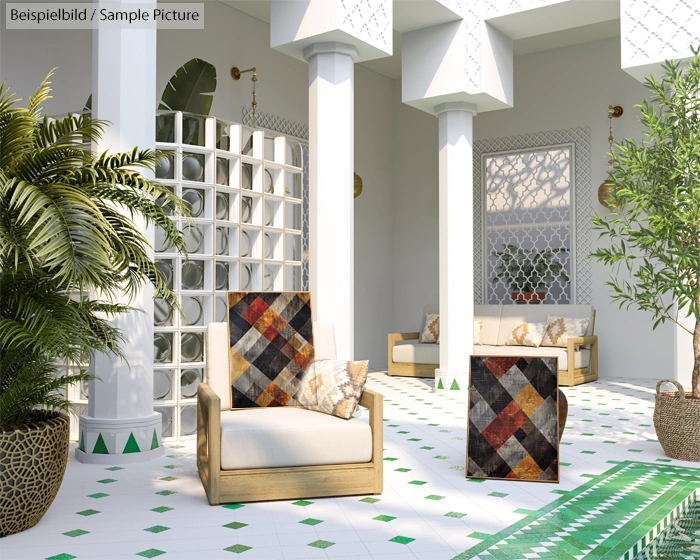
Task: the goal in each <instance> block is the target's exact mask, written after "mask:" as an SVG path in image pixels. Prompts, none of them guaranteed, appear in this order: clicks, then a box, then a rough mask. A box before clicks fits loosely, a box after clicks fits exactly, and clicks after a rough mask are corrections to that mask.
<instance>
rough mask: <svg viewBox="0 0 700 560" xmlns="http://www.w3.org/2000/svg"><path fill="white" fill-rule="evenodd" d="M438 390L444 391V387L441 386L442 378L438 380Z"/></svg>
mask: <svg viewBox="0 0 700 560" xmlns="http://www.w3.org/2000/svg"><path fill="white" fill-rule="evenodd" d="M437 388H438V389H444V388H445V387H443V386H442V378H440V379H438V386H437Z"/></svg>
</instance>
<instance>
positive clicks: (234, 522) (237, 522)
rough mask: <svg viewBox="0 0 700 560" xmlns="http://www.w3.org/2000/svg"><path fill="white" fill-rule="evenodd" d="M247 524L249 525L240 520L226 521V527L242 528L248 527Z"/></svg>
mask: <svg viewBox="0 0 700 560" xmlns="http://www.w3.org/2000/svg"><path fill="white" fill-rule="evenodd" d="M247 526H248V524H247V523H241V522H240V521H232V522H231V523H226V525H224V527H226V528H227V529H234V530H238V529H242V528H243V527H247Z"/></svg>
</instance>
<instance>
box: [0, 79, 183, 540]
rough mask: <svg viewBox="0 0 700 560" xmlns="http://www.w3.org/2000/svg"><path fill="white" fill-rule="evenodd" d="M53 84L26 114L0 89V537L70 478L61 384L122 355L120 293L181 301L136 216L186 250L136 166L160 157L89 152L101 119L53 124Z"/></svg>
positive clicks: (167, 198)
mask: <svg viewBox="0 0 700 560" xmlns="http://www.w3.org/2000/svg"><path fill="white" fill-rule="evenodd" d="M50 76H51V74H49V77H50ZM47 80H48V78H47ZM47 80H45V81H44V82H43V83H42V84H41V86H40V87H39V88H38V90H37V91H36V93H35V94H34V95H33V96H32V97H31V98H30V99H29V101H28V103H27V106H26V107H17V102H18V101H20V100H19V99H17V98H16V97H15V95H14V94H12V93H11V92H10V91H9V89H8V88H7V87H5V83H4V82H3V83H2V85H0V301H1V302H2V305H0V503H2V509H3V512H2V516H1V517H0V536H5V535H8V534H12V533H16V532H19V531H23V530H25V529H27V528H29V527H32V526H33V525H35V524H36V523H37V522H38V521H39V519H41V517H42V516H43V515H44V513H45V512H46V510H47V509H48V507H49V506H50V504H51V502H52V501H53V499H54V497H55V495H56V492H57V491H58V488H59V486H60V484H61V481H62V479H63V474H64V472H65V467H66V462H67V458H68V437H69V422H68V417H67V416H66V413H67V412H69V403H68V401H67V399H66V397H65V389H66V386H67V384H70V383H76V382H78V381H82V380H84V379H87V378H88V376H87V375H86V374H84V373H72V370H71V369H68V368H66V366H65V364H66V363H67V362H72V363H81V362H84V361H86V360H87V359H88V358H89V355H90V353H91V352H114V353H116V354H118V355H121V352H120V348H119V343H120V340H121V335H120V333H119V332H118V331H117V330H116V329H115V328H114V326H112V324H111V323H110V322H109V320H108V319H109V317H110V316H114V315H116V314H119V313H122V312H124V311H126V310H128V309H129V307H128V306H126V305H121V304H117V303H114V302H115V301H116V297H117V296H118V295H120V294H122V293H124V292H126V293H127V294H129V293H134V292H135V291H137V290H138V289H139V288H140V287H141V286H142V285H144V284H145V283H146V282H152V283H154V284H155V287H156V292H157V295H158V297H161V298H164V299H165V300H167V301H170V302H172V303H174V294H173V293H172V292H171V291H170V290H169V289H168V287H167V285H166V283H165V281H164V279H163V278H162V277H161V275H160V274H159V272H158V270H157V269H156V266H155V263H154V262H153V261H152V260H151V258H150V257H149V252H148V244H147V242H146V239H145V238H144V236H143V233H142V232H141V231H140V230H139V229H138V228H137V227H136V225H135V224H134V222H133V221H132V219H131V217H133V216H142V217H143V218H144V219H145V222H146V223H147V224H151V225H152V224H157V225H158V226H160V227H161V228H162V229H163V231H164V235H165V236H166V237H167V238H168V239H169V240H170V241H171V242H172V243H173V244H174V246H176V247H177V248H178V249H179V250H181V251H184V243H183V240H182V236H181V234H180V232H179V231H178V230H177V229H176V227H175V225H174V222H172V221H171V220H170V219H169V218H168V216H167V215H166V213H165V211H164V208H163V206H161V204H162V203H165V204H167V205H168V206H170V207H171V208H173V209H176V210H181V209H182V202H181V200H180V199H179V198H177V197H175V196H174V195H173V194H172V193H171V192H170V191H169V190H168V189H167V188H165V187H164V186H161V185H159V184H158V183H157V182H155V181H152V180H149V179H147V178H145V177H144V176H143V175H142V174H141V173H140V171H139V169H142V170H153V169H154V168H155V165H156V161H157V154H156V153H155V152H153V151H151V150H143V151H139V150H138V149H134V150H133V151H132V152H129V153H116V154H109V153H103V154H101V155H97V154H94V153H92V152H91V151H90V150H89V148H86V147H85V142H88V143H89V142H91V141H94V140H97V139H98V138H99V137H100V134H101V132H102V131H103V129H104V127H105V123H104V122H100V121H97V120H92V119H91V118H90V117H88V116H81V115H69V116H67V117H65V118H60V119H57V120H50V119H47V118H46V117H45V116H43V115H42V103H43V102H44V101H45V100H46V99H48V98H49V94H50V91H51V90H50V87H49V82H48V81H47ZM61 364H63V366H61Z"/></svg>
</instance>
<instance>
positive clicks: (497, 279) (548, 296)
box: [482, 145, 574, 304]
mask: <svg viewBox="0 0 700 560" xmlns="http://www.w3.org/2000/svg"><path fill="white" fill-rule="evenodd" d="M573 149H574V147H573V145H564V146H551V147H545V148H539V149H529V150H523V151H517V152H507V153H500V154H498V153H490V154H484V155H482V164H483V169H484V171H483V175H482V176H483V179H484V187H483V188H484V202H485V214H484V219H485V223H484V226H485V243H486V247H485V251H484V257H485V267H484V270H485V274H486V278H485V282H484V284H485V287H486V301H487V302H488V303H490V304H504V303H512V302H514V301H515V302H517V303H539V302H540V301H544V302H545V303H571V301H572V289H573V287H572V284H571V278H572V276H573V275H572V267H573V263H572V259H571V255H572V252H573V247H572V244H573V239H574V236H573V234H572V229H573V226H572V196H571V194H572V173H571V164H572V152H573Z"/></svg>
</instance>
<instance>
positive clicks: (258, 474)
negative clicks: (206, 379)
mask: <svg viewBox="0 0 700 560" xmlns="http://www.w3.org/2000/svg"><path fill="white" fill-rule="evenodd" d="M197 401H198V405H199V406H198V409H197V410H198V412H197V468H198V470H199V476H200V478H201V480H202V484H203V485H204V490H205V492H206V494H207V498H208V500H209V503H210V504H212V505H217V504H221V503H232V502H257V501H263V500H290V499H297V498H319V497H324V496H351V495H358V494H381V493H382V490H383V479H382V475H383V471H382V461H383V452H382V441H383V438H382V396H381V395H380V394H379V393H375V392H374V391H370V390H365V391H364V392H363V393H362V396H361V397H360V403H359V404H360V406H364V407H367V408H368V409H369V424H370V428H371V430H372V460H371V461H370V462H369V463H360V464H345V465H314V466H305V467H284V468H269V469H241V470H222V469H221V417H220V416H221V401H220V399H219V397H218V396H217V395H216V393H214V391H213V390H212V389H211V388H210V387H209V385H207V384H206V383H200V385H199V389H198V391H197ZM263 413H264V412H263ZM319 414H321V413H319Z"/></svg>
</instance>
